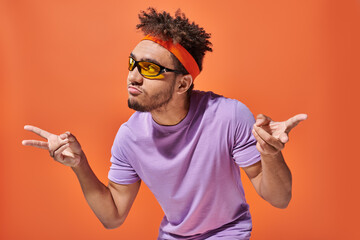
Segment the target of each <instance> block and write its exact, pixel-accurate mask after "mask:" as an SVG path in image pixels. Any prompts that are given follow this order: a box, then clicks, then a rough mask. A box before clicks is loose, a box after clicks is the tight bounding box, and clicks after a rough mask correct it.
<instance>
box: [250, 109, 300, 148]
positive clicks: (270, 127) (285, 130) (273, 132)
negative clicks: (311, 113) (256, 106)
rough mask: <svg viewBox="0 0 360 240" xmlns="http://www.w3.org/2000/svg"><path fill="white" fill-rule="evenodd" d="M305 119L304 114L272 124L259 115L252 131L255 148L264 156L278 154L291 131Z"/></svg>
mask: <svg viewBox="0 0 360 240" xmlns="http://www.w3.org/2000/svg"><path fill="white" fill-rule="evenodd" d="M306 119H307V115H306V114H298V115H296V116H294V117H292V118H289V119H288V120H286V121H283V122H274V121H273V120H271V118H269V117H267V116H265V115H263V114H259V115H258V116H257V118H256V122H255V124H254V128H253V131H252V132H253V135H254V136H255V138H256V140H257V144H256V148H257V149H258V150H259V152H260V153H262V154H265V155H274V154H276V153H278V152H280V151H281V150H282V149H283V148H284V146H285V143H287V142H288V141H289V132H290V131H291V129H293V128H294V127H295V126H296V125H298V124H299V123H300V122H301V121H304V120H306Z"/></svg>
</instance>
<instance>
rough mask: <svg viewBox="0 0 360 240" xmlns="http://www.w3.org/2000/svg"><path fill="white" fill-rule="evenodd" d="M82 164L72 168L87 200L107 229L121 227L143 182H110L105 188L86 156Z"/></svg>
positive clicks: (83, 156) (83, 155)
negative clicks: (123, 183)
mask: <svg viewBox="0 0 360 240" xmlns="http://www.w3.org/2000/svg"><path fill="white" fill-rule="evenodd" d="M81 158H84V159H81V161H80V164H79V165H78V166H76V167H72V169H73V171H74V172H75V174H76V176H77V178H78V180H79V182H80V185H81V189H82V191H83V193H84V196H85V199H86V201H87V202H88V204H89V206H90V208H91V209H92V210H93V212H94V213H95V215H96V217H97V218H98V219H99V220H100V222H101V223H102V224H103V225H104V227H105V228H107V229H113V228H117V227H119V226H120V225H121V224H122V223H123V222H124V221H125V219H126V217H127V215H128V214H129V211H130V209H131V206H132V204H133V202H134V200H135V198H136V195H137V193H138V191H139V188H140V183H141V181H138V182H136V183H133V184H128V185H122V184H117V183H115V182H112V181H110V180H109V185H108V186H105V185H104V184H103V183H102V182H100V181H99V180H98V178H97V177H96V175H95V174H94V172H93V171H92V169H91V168H90V166H89V164H88V162H87V159H86V157H85V154H82V157H81Z"/></svg>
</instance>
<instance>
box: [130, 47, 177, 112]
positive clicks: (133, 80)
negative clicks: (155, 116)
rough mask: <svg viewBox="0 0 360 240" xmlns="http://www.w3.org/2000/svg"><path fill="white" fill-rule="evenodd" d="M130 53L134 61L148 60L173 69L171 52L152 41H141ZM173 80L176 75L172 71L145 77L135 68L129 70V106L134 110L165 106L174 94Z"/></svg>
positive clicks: (174, 80) (155, 108)
mask: <svg viewBox="0 0 360 240" xmlns="http://www.w3.org/2000/svg"><path fill="white" fill-rule="evenodd" d="M131 54H132V57H133V58H134V59H135V60H136V61H149V62H153V63H157V64H160V65H162V66H164V67H167V68H170V69H174V63H173V60H172V57H171V53H170V52H169V51H168V50H166V49H165V48H163V47H161V46H160V45H158V44H157V43H154V42H152V41H148V40H145V41H141V42H140V43H139V44H138V45H137V46H136V47H135V49H134V50H133V51H132V53H131ZM175 82H176V75H175V73H172V72H165V73H162V74H161V76H159V78H158V79H147V78H145V77H143V76H142V75H141V74H140V73H139V71H138V69H137V68H135V69H134V70H133V71H129V75H128V78H127V85H128V93H129V99H128V105H129V107H130V108H132V109H134V110H136V111H141V112H150V111H153V110H157V109H159V108H161V107H164V106H166V104H168V103H169V102H170V101H171V99H172V96H173V94H174V90H175Z"/></svg>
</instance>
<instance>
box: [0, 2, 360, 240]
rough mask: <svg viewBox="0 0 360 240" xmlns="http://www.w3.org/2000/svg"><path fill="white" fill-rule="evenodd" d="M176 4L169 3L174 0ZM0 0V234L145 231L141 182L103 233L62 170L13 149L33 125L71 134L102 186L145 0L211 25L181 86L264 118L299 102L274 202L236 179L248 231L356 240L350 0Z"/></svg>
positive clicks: (146, 204) (44, 156)
mask: <svg viewBox="0 0 360 240" xmlns="http://www.w3.org/2000/svg"><path fill="white" fill-rule="evenodd" d="M177 2H179V1H177ZM180 2H181V4H180V3H175V1H169V0H157V1H155V0H152V1H145V0H138V1H130V2H129V1H115V0H113V1H85V0H84V1H80V0H76V1H45V0H36V1H35V0H32V1H30V0H29V1H25V0H21V1H20V0H18V1H12V0H0V79H1V83H0V84H1V85H0V99H1V105H0V114H1V124H0V127H1V129H0V130H1V135H0V136H1V138H0V159H1V161H0V187H1V199H0V212H1V213H0V239H77V238H79V239H156V236H157V232H158V227H159V224H160V221H161V218H162V211H161V208H160V207H159V205H158V204H157V202H156V200H155V199H154V197H153V195H152V194H151V193H150V192H149V190H148V189H147V187H146V186H145V185H142V187H141V190H140V193H139V195H138V197H137V199H136V201H135V204H134V206H133V208H132V210H131V212H130V215H129V217H128V219H127V221H126V222H125V224H124V225H123V226H122V227H120V228H119V229H116V230H105V229H104V228H103V227H102V225H101V223H100V222H99V221H98V220H97V219H96V217H95V215H94V214H93V213H92V212H91V210H90V208H89V207H88V206H87V204H86V201H85V199H84V198H83V196H82V192H81V189H80V186H79V184H78V182H77V180H76V177H75V175H74V174H73V173H72V171H71V170H70V169H68V168H67V167H65V166H62V165H60V164H58V163H56V162H53V161H52V160H51V159H50V158H49V156H48V153H47V152H46V151H42V150H37V149H31V148H29V147H24V146H22V145H21V140H23V139H31V138H33V137H34V135H32V134H30V133H27V132H26V131H25V130H23V126H24V125H25V124H33V125H36V126H39V127H41V128H43V129H46V130H48V131H50V132H53V133H57V134H59V133H62V132H64V131H66V130H70V131H71V132H73V133H74V134H75V135H76V136H77V138H78V139H79V141H80V142H81V144H82V146H83V149H84V151H85V152H86V154H87V157H88V159H89V161H90V164H91V166H92V168H93V170H94V171H95V173H96V174H97V176H98V177H99V179H100V180H101V181H103V182H105V183H106V182H107V172H108V169H109V166H110V162H109V159H110V148H111V145H112V142H113V139H114V137H115V134H116V132H117V129H118V128H119V126H120V125H121V124H122V123H123V122H125V121H126V120H127V119H128V118H129V116H130V115H131V114H132V111H131V110H129V109H128V108H127V103H126V99H127V92H126V77H127V66H126V64H127V57H128V55H129V53H130V51H131V50H132V48H133V47H134V46H135V45H136V44H137V42H138V41H139V39H140V38H141V34H140V33H138V32H136V30H135V25H136V24H137V22H138V18H137V14H138V13H139V11H140V10H144V9H146V8H147V7H148V6H154V7H156V8H158V9H159V10H167V11H169V12H171V13H174V12H175V11H176V9H177V8H179V7H180V8H181V9H182V10H183V11H184V12H185V13H186V15H187V16H188V17H189V18H190V19H191V20H193V21H195V22H196V23H198V24H199V25H200V26H203V27H204V28H205V29H206V30H207V31H208V32H211V33H212V42H213V45H214V46H213V48H214V52H213V53H209V54H207V56H206V57H205V62H204V70H203V72H202V73H201V75H200V76H199V77H198V78H197V79H196V84H195V88H196V89H202V90H212V91H214V92H216V93H219V94H223V95H225V96H227V97H231V98H236V99H238V100H240V101H242V102H244V103H245V104H246V105H247V106H248V107H249V108H250V109H251V110H252V112H253V113H254V115H255V116H256V115H257V114H259V113H264V114H267V115H269V116H271V117H272V118H273V119H275V120H285V119H287V118H288V117H290V116H292V115H294V114H297V113H302V112H305V113H307V114H308V115H309V119H308V120H307V121H305V122H304V123H301V124H300V125H299V126H298V127H297V128H296V129H294V130H293V132H292V133H291V136H290V142H289V143H288V144H287V146H286V148H285V150H284V156H285V158H286V160H287V163H288V165H289V166H290V168H291V170H292V173H293V199H292V202H291V203H290V205H289V207H288V208H287V209H286V210H279V209H275V208H273V207H271V206H270V205H269V204H268V203H266V202H265V201H263V200H262V199H260V197H259V196H257V195H256V193H255V191H254V189H253V187H252V186H251V184H250V182H249V180H248V179H247V178H245V177H244V179H243V182H244V185H245V191H246V193H247V195H246V196H247V200H248V202H249V204H250V209H251V212H252V215H253V223H254V228H253V238H252V239H255V240H257V239H292V240H294V239H356V238H357V239H359V237H360V234H359V230H358V225H359V220H358V219H359V218H358V215H359V213H360V212H359V206H358V204H359V202H360V198H359V194H358V190H359V186H358V185H359V167H360V164H359V146H358V145H359V140H358V136H359V135H360V132H359V126H358V121H359V119H360V115H359V107H358V104H359V102H360V101H359V93H358V92H359V89H360V88H359V83H358V82H359V80H360V71H359V68H360V67H359V65H360V47H359V43H360V31H359V29H360V1H358V0H357V1H355V0H354V1H330V0H329V1H327V0H323V1H320V0H319V1H310V0H308V1H288V0H274V1H268V0H258V1H250V0H249V1H236V0H232V1H211V0H207V1H195V0H183V1H180Z"/></svg>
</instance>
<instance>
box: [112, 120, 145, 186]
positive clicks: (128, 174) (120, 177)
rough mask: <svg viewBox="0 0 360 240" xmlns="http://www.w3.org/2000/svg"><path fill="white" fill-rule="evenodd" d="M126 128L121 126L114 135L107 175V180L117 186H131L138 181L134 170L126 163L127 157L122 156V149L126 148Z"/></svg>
mask: <svg viewBox="0 0 360 240" xmlns="http://www.w3.org/2000/svg"><path fill="white" fill-rule="evenodd" d="M126 132H127V131H126V126H124V125H122V126H121V127H120V129H119V131H118V133H117V134H116V137H115V140H114V143H113V146H112V148H111V159H110V162H111V166H110V170H109V174H108V178H109V180H111V181H113V182H115V183H118V184H132V183H135V182H137V181H139V180H140V178H139V176H138V175H137V173H136V171H135V170H134V168H133V167H132V166H131V164H130V163H129V161H128V156H126V154H124V151H123V148H124V147H126V146H125V144H128V143H127V142H126V139H129V138H126Z"/></svg>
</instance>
